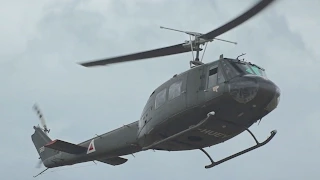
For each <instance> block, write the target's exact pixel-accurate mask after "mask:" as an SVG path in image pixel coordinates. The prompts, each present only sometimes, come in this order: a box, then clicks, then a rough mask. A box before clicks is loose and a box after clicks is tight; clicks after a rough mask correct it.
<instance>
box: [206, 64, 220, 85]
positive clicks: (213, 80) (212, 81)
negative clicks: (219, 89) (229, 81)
mask: <svg viewBox="0 0 320 180" xmlns="http://www.w3.org/2000/svg"><path fill="white" fill-rule="evenodd" d="M217 80H218V66H217V65H215V66H212V67H210V69H209V77H208V88H211V87H213V86H216V85H217V84H218V81H217Z"/></svg>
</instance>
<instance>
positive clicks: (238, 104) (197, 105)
mask: <svg viewBox="0 0 320 180" xmlns="http://www.w3.org/2000/svg"><path fill="white" fill-rule="evenodd" d="M272 2H274V0H261V1H260V2H258V3H257V4H256V5H254V6H253V7H252V8H251V9H249V10H248V11H246V12H245V13H243V14H242V15H240V16H238V17H237V18H235V19H233V20H232V21H230V22H228V23H226V24H225V25H223V26H221V27H219V28H217V29H215V30H213V31H211V32H208V33H206V34H201V33H195V32H188V31H180V30H175V29H171V28H165V27H161V28H164V29H170V30H175V31H180V32H183V33H187V34H189V35H190V36H192V37H194V38H193V39H190V41H186V42H185V43H181V44H177V45H173V46H169V47H165V48H160V49H155V50H150V51H145V52H140V53H135V54H130V55H125V56H119V57H114V58H108V59H102V60H97V61H90V62H84V63H80V65H82V66H85V67H93V66H102V65H108V64H114V63H120V62H129V61H135V60H141V59H147V58H154V57H160V56H167V55H173V54H178V53H185V52H194V51H195V52H196V55H195V57H194V59H193V60H192V61H190V69H188V70H186V71H185V72H183V73H180V74H178V75H174V76H173V77H172V78H171V79H169V80H168V81H166V82H164V83H163V84H162V85H160V86H159V87H157V88H156V89H155V90H154V91H153V92H152V93H151V95H150V97H149V99H148V101H147V103H146V105H145V107H144V109H143V111H142V115H141V117H140V119H139V120H137V121H135V122H133V123H131V124H128V125H124V126H122V127H120V128H118V129H115V130H112V131H110V132H107V133H105V134H102V135H97V136H96V137H93V138H90V139H89V140H87V141H84V142H82V143H79V144H73V143H69V142H65V141H62V140H54V141H52V140H51V139H50V138H49V137H48V133H49V130H48V129H47V126H46V125H45V123H44V119H43V115H42V113H41V112H40V110H39V108H35V110H36V111H37V114H38V115H39V117H40V119H42V120H41V122H43V123H42V125H43V127H44V128H43V129H42V128H41V127H40V126H34V130H35V132H34V134H33V135H32V136H31V137H32V141H33V143H34V145H35V147H36V149H37V151H38V153H39V155H40V159H41V160H40V163H43V164H44V166H46V169H45V170H44V171H46V170H47V169H49V168H55V167H60V166H66V165H73V164H77V163H83V162H89V161H99V162H102V163H106V164H109V165H114V166H116V165H121V164H123V163H125V162H127V159H126V158H123V157H121V156H125V155H130V154H133V153H137V152H141V151H146V150H162V151H184V150H197V149H199V150H201V151H202V152H203V153H205V155H206V156H207V157H208V158H209V159H210V161H211V164H209V165H207V166H205V168H212V167H214V166H216V165H219V164H221V163H223V162H225V161H228V160H230V159H233V158H235V157H237V156H240V155H242V154H244V153H247V152H249V151H252V150H254V149H257V148H259V147H261V146H263V145H265V144H267V143H268V142H269V141H270V140H271V139H272V138H273V137H274V136H275V134H276V132H277V131H276V130H273V131H271V135H270V136H269V137H268V138H267V139H266V140H265V141H263V142H259V141H258V140H257V139H256V137H255V136H254V134H253V133H252V132H251V131H250V130H249V127H251V126H252V125H253V124H254V123H256V122H258V121H259V120H260V121H261V119H262V118H263V117H265V116H266V115H267V114H269V113H270V112H271V111H273V110H274V109H276V107H277V105H278V103H279V98H280V89H279V87H278V86H277V85H276V84H275V83H273V82H272V81H271V80H269V79H268V78H267V77H266V73H265V70H264V69H263V68H261V67H259V66H258V65H255V64H253V63H250V62H245V61H243V60H240V59H239V57H237V58H236V59H231V58H224V57H223V56H222V55H221V56H220V58H219V59H218V60H216V61H213V62H209V63H203V62H202V61H200V59H199V52H200V51H202V50H203V49H202V48H201V47H200V46H203V45H207V43H208V42H212V41H214V40H222V39H218V38H216V37H217V36H219V35H221V34H223V33H225V32H227V31H229V30H231V29H232V28H234V27H236V26H238V25H240V24H242V23H243V22H245V21H247V20H248V19H250V18H251V17H253V16H255V15H256V14H258V13H259V12H261V11H262V10H263V9H265V8H266V7H268V6H269V5H270V4H272ZM222 41H226V40H222ZM226 42H231V41H226ZM231 43H233V42H231ZM244 131H248V132H249V133H250V134H251V136H252V137H253V139H254V140H255V142H256V145H254V146H252V147H250V148H248V149H245V150H243V151H240V152H238V153H236V154H233V155H231V156H229V157H226V158H223V159H221V160H219V161H213V160H212V158H211V157H210V155H209V154H208V153H207V152H206V151H205V150H204V148H206V147H210V146H214V145H217V144H219V143H222V142H225V141H227V140H229V139H231V138H234V137H235V136H237V135H239V134H240V133H242V132H244ZM44 171H42V172H41V173H39V174H38V175H40V174H42V173H43V172H44ZM38 175H37V176H38Z"/></svg>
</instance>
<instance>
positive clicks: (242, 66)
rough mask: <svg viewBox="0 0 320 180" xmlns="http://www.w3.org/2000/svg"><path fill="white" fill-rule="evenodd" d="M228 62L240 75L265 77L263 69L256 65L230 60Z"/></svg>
mask: <svg viewBox="0 0 320 180" xmlns="http://www.w3.org/2000/svg"><path fill="white" fill-rule="evenodd" d="M229 62H230V64H231V65H232V66H233V67H234V68H235V69H236V70H237V71H238V72H239V73H240V74H254V75H257V76H262V77H267V75H266V73H265V71H264V69H262V68H260V67H258V66H257V65H254V64H250V63H246V62H241V61H232V60H230V61H229Z"/></svg>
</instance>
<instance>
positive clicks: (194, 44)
mask: <svg viewBox="0 0 320 180" xmlns="http://www.w3.org/2000/svg"><path fill="white" fill-rule="evenodd" d="M160 28H161V29H167V30H171V31H176V32H182V33H185V34H188V35H189V36H190V40H189V41H185V44H184V45H183V46H184V47H191V50H192V51H191V52H192V57H193V60H192V61H190V67H191V65H192V64H193V65H195V66H198V65H202V64H203V63H202V62H201V61H202V59H203V56H204V53H205V50H206V48H207V43H208V42H212V41H214V40H218V41H223V42H227V43H232V44H235V45H236V44H237V42H233V41H228V40H224V39H219V38H213V39H203V38H200V36H202V35H203V34H202V33H198V32H192V31H182V30H178V29H173V28H168V27H163V26H160ZM192 37H194V39H193V40H192ZM200 45H205V50H204V52H203V54H202V58H201V61H199V52H200V51H201V50H202V49H201V48H200ZM193 51H196V57H195V58H194V54H193Z"/></svg>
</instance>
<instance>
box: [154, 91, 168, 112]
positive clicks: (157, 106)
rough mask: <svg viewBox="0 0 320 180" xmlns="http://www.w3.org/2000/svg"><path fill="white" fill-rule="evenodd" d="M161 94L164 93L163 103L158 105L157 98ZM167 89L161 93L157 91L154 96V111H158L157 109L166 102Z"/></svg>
mask: <svg viewBox="0 0 320 180" xmlns="http://www.w3.org/2000/svg"><path fill="white" fill-rule="evenodd" d="M161 93H164V98H163V100H164V101H163V102H161V104H160V105H159V104H158V97H159V95H160V94H161ZM167 94H168V93H167V88H164V89H162V90H161V91H159V92H158V93H157V94H156V96H155V99H154V106H155V109H158V108H159V107H161V106H162V105H163V104H165V103H166V101H167Z"/></svg>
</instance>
